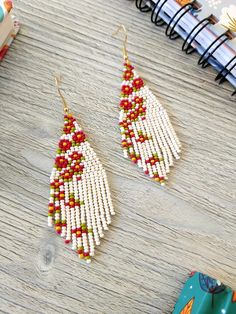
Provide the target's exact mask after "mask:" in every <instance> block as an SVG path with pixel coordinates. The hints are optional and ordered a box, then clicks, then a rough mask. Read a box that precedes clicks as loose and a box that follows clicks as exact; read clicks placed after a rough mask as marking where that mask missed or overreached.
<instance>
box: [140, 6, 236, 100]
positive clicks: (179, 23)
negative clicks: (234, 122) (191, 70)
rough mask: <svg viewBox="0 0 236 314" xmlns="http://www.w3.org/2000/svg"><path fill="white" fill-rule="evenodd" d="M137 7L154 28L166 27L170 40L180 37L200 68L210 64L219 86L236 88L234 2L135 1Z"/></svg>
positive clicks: (235, 8)
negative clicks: (224, 84)
mask: <svg viewBox="0 0 236 314" xmlns="http://www.w3.org/2000/svg"><path fill="white" fill-rule="evenodd" d="M136 6H137V8H138V9H139V10H140V11H142V12H151V15H150V17H151V21H152V22H153V23H154V24H155V25H156V26H162V25H164V24H167V26H166V29H165V33H166V35H167V36H168V37H169V38H170V39H176V38H178V37H179V36H181V37H182V38H183V40H184V42H183V45H182V50H183V51H185V53H187V54H190V53H192V52H193V51H197V52H198V53H199V54H200V57H199V60H198V64H199V65H201V66H202V67H203V68H205V67H207V66H208V65H212V66H213V67H214V68H215V69H216V71H217V72H218V74H217V76H216V81H218V82H219V84H221V83H223V82H224V81H225V80H228V81H229V82H230V83H231V84H232V85H233V87H234V88H236V0H199V1H196V0H194V1H191V0H136ZM235 93H236V89H235V91H234V92H233V94H235Z"/></svg>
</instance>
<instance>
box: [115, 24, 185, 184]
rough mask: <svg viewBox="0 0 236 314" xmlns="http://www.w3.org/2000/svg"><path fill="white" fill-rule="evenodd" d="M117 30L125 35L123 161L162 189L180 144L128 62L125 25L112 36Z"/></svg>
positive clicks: (122, 105) (122, 120) (177, 156)
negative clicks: (143, 173) (155, 182)
mask: <svg viewBox="0 0 236 314" xmlns="http://www.w3.org/2000/svg"><path fill="white" fill-rule="evenodd" d="M120 30H123V31H124V33H125V40H124V47H123V57H124V70H123V81H122V85H121V100H120V118H119V125H120V130H121V136H122V147H123V151H124V157H125V158H130V159H131V160H132V162H134V163H135V164H137V165H138V167H140V168H142V169H143V171H144V172H145V174H147V175H149V177H151V178H153V179H154V180H155V181H158V182H160V184H161V185H165V181H166V180H167V179H168V178H167V174H168V173H169V171H170V166H172V165H173V159H174V158H175V159H179V158H180V157H179V153H180V147H181V144H180V141H179V139H178V137H177V135H176V133H175V131H174V129H173V127H172V125H171V122H170V119H169V117H168V114H167V112H166V110H165V109H164V108H163V106H162V105H161V103H160V102H159V100H158V99H157V98H156V97H155V96H154V95H153V93H152V92H151V91H150V90H149V88H148V87H147V86H146V85H145V84H144V82H143V80H142V78H141V77H139V75H138V74H137V72H136V71H135V69H134V67H133V66H132V65H131V63H130V61H129V59H128V55H127V48H126V46H127V32H126V29H125V27H124V25H121V26H120V27H119V28H118V30H117V31H116V32H115V33H114V34H113V35H116V34H117V33H118V32H119V31H120Z"/></svg>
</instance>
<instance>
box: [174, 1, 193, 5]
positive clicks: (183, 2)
mask: <svg viewBox="0 0 236 314" xmlns="http://www.w3.org/2000/svg"><path fill="white" fill-rule="evenodd" d="M176 2H177V3H178V4H180V5H185V4H188V3H190V2H192V1H191V0H176Z"/></svg>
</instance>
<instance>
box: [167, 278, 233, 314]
mask: <svg viewBox="0 0 236 314" xmlns="http://www.w3.org/2000/svg"><path fill="white" fill-rule="evenodd" d="M173 314H236V291H233V290H232V289H231V288H229V287H227V286H225V285H224V284H222V283H221V282H220V281H219V280H216V279H213V278H211V277H209V276H207V275H204V274H202V273H199V272H192V273H191V274H190V277H189V279H188V280H187V282H186V284H185V286H184V288H183V290H182V292H181V295H180V297H179V299H178V301H177V303H176V305H175V308H174V311H173Z"/></svg>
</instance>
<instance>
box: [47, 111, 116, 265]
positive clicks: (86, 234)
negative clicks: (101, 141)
mask: <svg viewBox="0 0 236 314" xmlns="http://www.w3.org/2000/svg"><path fill="white" fill-rule="evenodd" d="M114 214H115V212H114V209H113V206H112V202H111V195H110V191H109V186H108V182H107V177H106V173H105V170H104V169H103V167H102V164H101V162H100V161H99V159H98V158H97V156H96V154H95V152H94V150H93V149H92V148H91V147H90V144H89V143H88V141H87V140H86V137H85V134H84V132H83V131H82V130H81V128H80V127H79V125H78V124H77V122H76V120H75V118H74V117H73V116H72V115H71V114H67V115H65V116H64V129H63V134H62V136H61V138H60V141H59V148H58V150H57V155H56V158H55V165H54V167H53V170H52V174H51V177H50V199H49V210H48V225H49V226H52V225H53V224H54V226H55V229H56V232H57V233H58V234H60V235H61V236H62V237H63V238H65V243H71V246H72V249H73V250H76V251H77V252H78V254H79V256H80V258H84V259H86V261H87V263H89V262H90V261H91V259H90V257H91V256H94V249H95V246H96V245H99V244H100V238H102V237H103V236H104V234H103V231H104V230H108V225H109V224H110V223H111V215H114Z"/></svg>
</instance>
